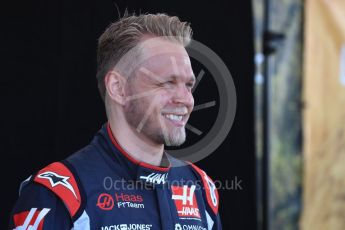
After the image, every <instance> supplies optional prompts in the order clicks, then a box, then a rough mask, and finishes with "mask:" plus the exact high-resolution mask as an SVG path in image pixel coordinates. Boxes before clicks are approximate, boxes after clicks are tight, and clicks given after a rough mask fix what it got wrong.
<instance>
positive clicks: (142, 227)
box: [101, 224, 152, 230]
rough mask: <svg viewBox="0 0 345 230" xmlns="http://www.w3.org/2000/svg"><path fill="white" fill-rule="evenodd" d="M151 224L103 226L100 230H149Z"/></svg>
mask: <svg viewBox="0 0 345 230" xmlns="http://www.w3.org/2000/svg"><path fill="white" fill-rule="evenodd" d="M151 228H152V224H114V225H109V226H103V227H102V228H101V229H102V230H151Z"/></svg>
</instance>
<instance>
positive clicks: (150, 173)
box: [9, 124, 222, 230]
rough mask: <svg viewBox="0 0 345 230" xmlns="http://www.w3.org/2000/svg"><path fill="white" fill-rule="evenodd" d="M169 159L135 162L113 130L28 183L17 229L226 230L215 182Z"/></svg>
mask: <svg viewBox="0 0 345 230" xmlns="http://www.w3.org/2000/svg"><path fill="white" fill-rule="evenodd" d="M163 158H164V160H165V162H166V166H165V167H163V166H162V167H158V166H153V165H149V164H146V163H144V162H139V161H137V160H135V159H134V158H132V157H131V156H130V155H129V154H128V153H126V151H125V150H123V149H122V148H121V146H120V145H119V144H118V143H117V141H116V139H115V138H114V136H113V135H112V132H111V130H110V126H109V124H105V125H103V127H102V128H101V129H100V131H99V132H98V133H97V134H96V135H95V137H94V138H93V140H92V141H91V143H90V144H89V145H87V146H86V147H84V148H83V149H81V150H79V151H78V152H76V153H74V154H73V155H71V156H70V157H68V158H67V159H65V160H63V161H60V162H54V163H52V164H50V165H48V166H47V167H45V168H43V169H41V170H40V171H39V172H37V173H36V174H34V175H32V176H31V177H30V178H28V179H27V180H26V181H24V182H23V183H22V185H21V188H20V196H19V199H18V200H17V202H16V204H15V207H14V209H13V211H12V215H11V220H10V226H9V229H18V230H19V229H22V230H24V229H25V230H36V229H38V230H46V229H49V230H54V229H56V230H65V229H66V230H67V229H68V230H70V229H74V230H89V229H100V230H158V229H164V230H185V229H188V230H190V229H192V230H220V229H222V227H221V222H220V217H219V213H218V205H219V199H218V198H219V197H218V192H217V189H216V187H215V185H214V183H213V182H212V180H211V179H210V178H209V177H208V176H207V175H206V174H205V172H204V171H202V170H201V169H199V168H198V167H197V166H195V165H193V164H192V163H188V162H183V161H180V160H178V159H176V158H173V157H172V156H170V155H168V154H167V153H165V154H164V157H163Z"/></svg>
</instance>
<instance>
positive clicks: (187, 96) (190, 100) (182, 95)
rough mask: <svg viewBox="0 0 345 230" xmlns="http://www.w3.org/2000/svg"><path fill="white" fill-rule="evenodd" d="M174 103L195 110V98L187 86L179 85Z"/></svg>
mask: <svg viewBox="0 0 345 230" xmlns="http://www.w3.org/2000/svg"><path fill="white" fill-rule="evenodd" d="M173 102H174V103H176V104H183V105H185V106H187V107H188V108H190V107H191V108H193V106H194V97H193V95H192V92H191V90H190V89H189V88H188V87H187V86H185V85H179V86H178V87H177V89H176V91H175V92H174V96H173Z"/></svg>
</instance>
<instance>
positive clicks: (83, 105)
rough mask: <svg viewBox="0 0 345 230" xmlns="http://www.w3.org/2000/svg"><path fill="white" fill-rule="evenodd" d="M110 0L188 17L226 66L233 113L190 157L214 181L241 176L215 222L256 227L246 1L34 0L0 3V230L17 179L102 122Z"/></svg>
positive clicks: (80, 141) (223, 195)
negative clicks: (101, 49) (99, 47)
mask: <svg viewBox="0 0 345 230" xmlns="http://www.w3.org/2000/svg"><path fill="white" fill-rule="evenodd" d="M115 2H116V5H117V6H118V7H119V9H120V12H121V13H123V12H124V9H125V8H126V7H127V8H128V10H129V12H133V11H134V10H135V11H136V12H150V13H151V12H152V13H154V12H165V13H168V14H170V15H177V16H179V17H180V18H181V20H184V21H190V22H191V25H192V28H193V31H194V39H195V40H197V41H200V42H202V43H203V44H205V45H206V46H208V47H209V48H211V49H212V50H213V51H214V52H216V53H217V54H218V55H219V56H220V57H221V58H222V60H223V61H224V62H225V63H226V65H227V66H228V68H229V70H230V71H231V73H232V76H233V79H234V83H235V87H236V90H237V112H236V117H235V121H234V124H233V126H232V129H231V131H230V133H229V135H228V137H227V139H226V140H225V142H224V143H223V144H222V145H221V146H220V147H219V148H218V149H217V151H216V152H215V153H214V154H212V155H211V156H209V157H207V158H206V159H204V160H202V161H201V162H198V163H197V165H198V166H200V167H202V168H203V169H205V171H207V173H208V174H209V175H210V176H211V178H213V179H217V180H220V181H223V182H225V181H226V180H232V179H234V178H235V177H237V178H238V179H239V180H242V183H241V186H242V187H243V190H220V191H219V192H220V199H221V201H220V202H221V203H220V213H221V217H222V222H223V229H256V200H255V191H256V190H255V149H254V110H253V109H254V100H253V99H254V88H253V84H254V83H253V76H254V64H253V57H254V48H253V28H252V26H253V25H252V24H253V23H252V11H251V1H250V0H244V1H226V0H223V1H212V2H210V1H207V2H200V1H194V2H191V1H186V0H185V1H170V2H167V1H158V0H157V1H153V0H149V1H138V2H135V1H111V0H104V1H102V2H100V1H94V0H93V1H92V0H86V1H85V0H84V1H81V0H73V1H66V0H65V1H62V0H60V1H57V0H50V1H43V0H42V1H22V2H18V1H12V2H11V3H10V4H11V5H9V4H7V5H6V7H1V11H3V12H1V15H2V17H3V19H2V20H1V25H2V28H1V40H2V42H1V53H2V55H1V56H2V61H1V66H2V68H1V70H2V74H1V77H0V87H1V88H0V92H1V108H2V109H1V136H0V138H1V145H0V153H1V154H2V161H1V163H2V164H1V166H2V167H1V175H2V183H1V184H2V186H1V197H2V202H1V223H0V224H1V225H0V229H6V226H7V222H8V218H9V213H10V210H11V208H12V206H13V205H14V203H15V200H16V199H17V196H18V188H19V184H20V182H21V181H22V180H24V179H26V178H27V177H28V176H29V175H30V174H32V173H34V172H35V171H36V170H38V169H40V168H42V167H43V166H45V165H47V164H49V163H51V162H53V161H57V160H61V159H63V158H65V157H66V156H68V155H69V154H71V153H73V152H74V151H76V150H78V149H79V148H81V147H82V146H84V145H86V144H87V143H88V142H89V141H90V140H91V138H92V136H93V135H94V133H95V132H96V131H97V130H98V129H99V128H100V126H101V125H102V124H103V123H104V122H105V121H106V119H105V112H104V108H103V102H102V101H101V98H100V96H99V95H98V91H97V86H96V78H95V75H96V44H97V38H98V37H99V35H100V34H101V33H102V32H103V30H104V29H105V28H106V26H107V25H108V24H109V23H110V22H112V21H114V20H116V19H117V18H118V13H117V9H116V6H115ZM199 90H200V91H201V92H204V93H206V94H207V93H208V91H210V90H216V89H214V88H212V89H209V88H207V85H204V86H201V85H200V89H198V91H199ZM200 91H199V93H200ZM205 119H207V118H205Z"/></svg>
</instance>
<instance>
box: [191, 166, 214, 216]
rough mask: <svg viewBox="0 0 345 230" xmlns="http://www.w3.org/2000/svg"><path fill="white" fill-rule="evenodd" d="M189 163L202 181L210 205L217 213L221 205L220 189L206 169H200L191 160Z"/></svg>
mask: <svg viewBox="0 0 345 230" xmlns="http://www.w3.org/2000/svg"><path fill="white" fill-rule="evenodd" d="M187 163H188V164H189V167H190V168H191V169H192V170H193V172H194V173H195V174H196V176H197V177H198V179H199V181H200V182H201V185H202V189H203V191H204V195H205V197H206V200H207V204H208V207H210V208H211V210H212V211H213V213H214V214H217V213H218V207H219V194H218V190H217V188H216V185H215V183H214V182H213V180H212V179H211V178H210V177H209V176H208V175H207V174H206V172H205V171H204V170H202V169H200V168H199V167H198V166H196V165H195V164H193V163H191V162H187Z"/></svg>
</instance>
